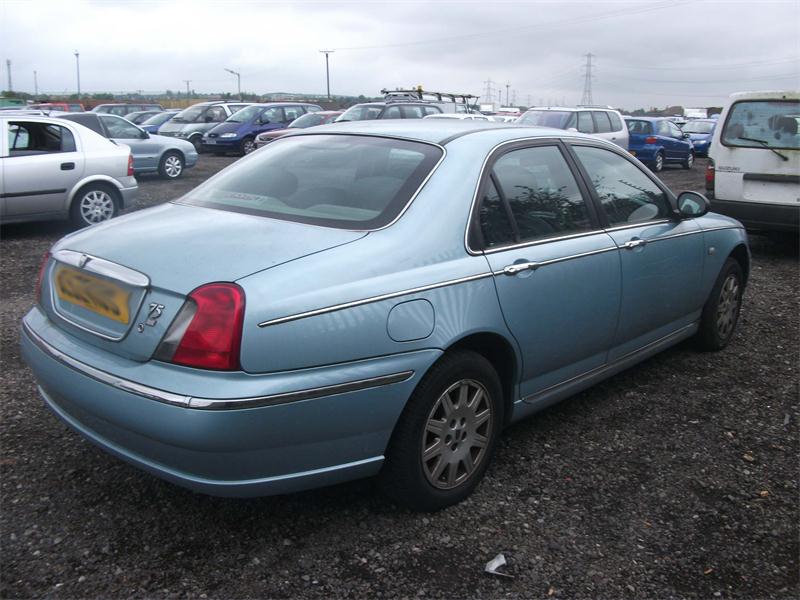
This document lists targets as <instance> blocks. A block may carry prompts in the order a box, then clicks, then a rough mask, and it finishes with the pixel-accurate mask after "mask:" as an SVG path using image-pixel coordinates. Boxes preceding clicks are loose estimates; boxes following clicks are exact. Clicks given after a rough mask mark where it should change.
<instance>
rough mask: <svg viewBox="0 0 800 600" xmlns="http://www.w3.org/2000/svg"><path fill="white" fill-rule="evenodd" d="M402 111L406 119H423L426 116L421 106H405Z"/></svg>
mask: <svg viewBox="0 0 800 600" xmlns="http://www.w3.org/2000/svg"><path fill="white" fill-rule="evenodd" d="M402 109H403V118H404V119H421V118H422V117H424V116H425V115H424V113H423V112H422V107H421V106H403V107H402Z"/></svg>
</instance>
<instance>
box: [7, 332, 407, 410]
mask: <svg viewBox="0 0 800 600" xmlns="http://www.w3.org/2000/svg"><path fill="white" fill-rule="evenodd" d="M22 330H23V332H24V334H25V335H26V336H28V338H29V339H30V340H31V342H32V343H33V344H34V345H35V346H36V347H37V348H39V350H41V351H42V352H44V353H45V354H47V355H48V356H49V357H50V358H52V359H54V360H56V361H58V362H60V363H61V364H63V365H65V366H67V367H69V368H71V369H74V370H75V371H78V372H80V373H83V374H84V375H86V376H88V377H91V378H92V379H95V380H97V381H99V382H101V383H105V384H107V385H110V386H112V387H115V388H117V389H120V390H123V391H125V392H130V393H133V394H137V395H139V396H143V397H145V398H147V399H149V400H155V401H156V402H162V403H164V404H171V405H173V406H180V407H182V408H191V409H197V410H235V409H243V408H257V407H262V406H273V405H276V404H287V403H289V402H299V401H301V400H312V399H314V398H322V397H323V396H333V395H336V394H344V393H347V392H355V391H359V390H365V389H368V388H374V387H380V386H384V385H391V384H393V383H400V382H402V381H407V380H408V379H410V378H411V377H413V375H414V371H402V372H400V373H392V374H389V375H381V376H379V377H370V378H367V379H358V380H355V381H348V382H345V383H337V384H333V385H326V386H322V387H317V388H308V389H305V390H297V391H294V392H283V393H280V394H269V395H265V396H248V397H244V398H197V397H194V396H187V395H184V394H175V393H173V392H167V391H165V390H160V389H157V388H154V387H150V386H147V385H143V384H140V383H136V382H135V381H130V380H129V379H124V378H122V377H118V376H116V375H112V374H111V373H107V372H106V371H102V370H100V369H97V368H95V367H92V366H91V365H87V364H86V363H84V362H81V361H79V360H77V359H74V358H72V357H71V356H68V355H66V354H64V353H63V352H61V351H60V350H58V349H56V348H54V347H53V346H51V345H50V344H48V343H47V342H45V341H44V340H43V339H42V338H41V337H39V336H38V335H37V334H36V333H35V332H34V331H33V330H32V329H31V328H30V326H29V325H28V324H27V323H25V322H24V321H23V323H22Z"/></svg>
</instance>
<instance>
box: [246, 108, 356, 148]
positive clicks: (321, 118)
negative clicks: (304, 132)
mask: <svg viewBox="0 0 800 600" xmlns="http://www.w3.org/2000/svg"><path fill="white" fill-rule="evenodd" d="M342 112H344V111H341V110H321V111H317V112H312V113H306V114H304V115H303V116H302V117H297V118H296V119H295V120H294V121H292V122H291V123H289V126H288V127H287V128H286V129H273V130H272V131H265V132H264V133H260V134H258V135H257V136H256V148H261V146H266V145H267V144H269V143H270V142H271V141H273V140H276V139H278V138H279V137H282V136H284V135H286V134H287V133H291V132H292V129H305V128H306V127H314V126H315V125H326V124H328V123H333V122H334V121H335V120H336V117H338V116H339V115H340V114H342Z"/></svg>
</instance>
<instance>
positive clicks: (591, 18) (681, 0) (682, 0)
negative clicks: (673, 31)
mask: <svg viewBox="0 0 800 600" xmlns="http://www.w3.org/2000/svg"><path fill="white" fill-rule="evenodd" d="M691 1H692V0H678V1H676V2H671V1H665V2H657V3H654V4H650V5H645V6H641V7H639V8H624V9H617V10H612V11H608V12H605V13H595V14H592V15H585V16H582V17H574V18H570V19H561V20H556V21H548V22H546V23H537V24H535V25H523V26H520V27H510V28H506V29H497V30H495V31H487V32H483V33H472V34H466V35H457V36H452V37H447V38H445V37H440V38H436V39H430V40H419V41H416V42H399V43H396V44H377V45H373V46H351V47H348V48H336V50H377V49H382V48H406V47H409V46H420V45H425V44H441V43H447V42H453V41H463V40H471V39H477V38H484V37H492V36H496V35H508V34H509V33H511V32H518V33H522V32H528V31H531V30H536V29H550V28H552V27H559V26H563V25H574V24H576V23H591V22H595V21H597V20H599V19H609V18H613V17H618V16H628V15H636V14H641V13H647V12H652V11H655V10H661V9H664V8H674V7H676V6H680V5H681V4H687V3H689V2H691Z"/></svg>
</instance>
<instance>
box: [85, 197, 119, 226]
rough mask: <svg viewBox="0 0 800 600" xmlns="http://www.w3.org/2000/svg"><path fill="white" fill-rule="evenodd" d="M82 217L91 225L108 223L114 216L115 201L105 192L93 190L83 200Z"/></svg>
mask: <svg viewBox="0 0 800 600" xmlns="http://www.w3.org/2000/svg"><path fill="white" fill-rule="evenodd" d="M80 215H81V218H82V219H83V220H84V221H85V222H86V223H88V224H90V225H94V224H95V223H102V222H103V221H108V220H109V219H110V218H111V217H113V216H114V199H113V198H112V197H111V196H110V195H109V194H108V193H107V192H104V191H103V190H92V191H90V192H88V193H86V194H85V195H84V196H83V198H81V203H80Z"/></svg>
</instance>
